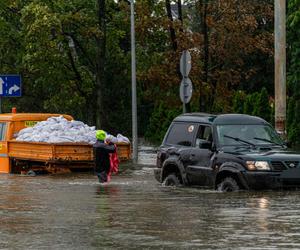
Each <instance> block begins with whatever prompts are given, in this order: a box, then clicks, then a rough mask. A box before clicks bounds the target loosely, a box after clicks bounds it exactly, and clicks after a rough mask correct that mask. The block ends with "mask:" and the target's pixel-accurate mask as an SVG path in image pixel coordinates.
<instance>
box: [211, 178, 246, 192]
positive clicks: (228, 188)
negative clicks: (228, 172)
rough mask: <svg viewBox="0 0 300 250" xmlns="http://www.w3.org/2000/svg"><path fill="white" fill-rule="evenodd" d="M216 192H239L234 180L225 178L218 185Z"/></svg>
mask: <svg viewBox="0 0 300 250" xmlns="http://www.w3.org/2000/svg"><path fill="white" fill-rule="evenodd" d="M217 190H218V191H221V192H235V191H238V190H240V187H239V185H238V184H237V182H236V180H235V179H234V178H232V177H226V178H224V179H223V180H222V181H221V182H220V184H218V187H217Z"/></svg>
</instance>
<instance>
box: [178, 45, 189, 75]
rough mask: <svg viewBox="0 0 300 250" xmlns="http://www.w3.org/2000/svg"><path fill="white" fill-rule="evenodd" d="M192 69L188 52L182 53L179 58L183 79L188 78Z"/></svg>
mask: <svg viewBox="0 0 300 250" xmlns="http://www.w3.org/2000/svg"><path fill="white" fill-rule="evenodd" d="M191 68H192V57H191V54H190V52H189V51H188V50H184V51H183V52H182V55H181V58H180V72H181V74H182V76H183V77H188V75H189V73H190V71H191Z"/></svg>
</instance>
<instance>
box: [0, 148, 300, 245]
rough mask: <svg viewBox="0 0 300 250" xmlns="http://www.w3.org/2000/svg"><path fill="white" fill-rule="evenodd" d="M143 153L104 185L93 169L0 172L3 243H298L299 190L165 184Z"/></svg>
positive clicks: (148, 151) (146, 150)
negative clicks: (58, 172)
mask: <svg viewBox="0 0 300 250" xmlns="http://www.w3.org/2000/svg"><path fill="white" fill-rule="evenodd" d="M143 157H144V158H143ZM141 161H142V162H139V163H140V164H139V165H138V166H135V167H132V166H130V165H129V164H128V165H124V166H122V171H121V173H120V174H119V175H118V176H113V178H112V181H111V182H110V183H109V184H104V185H100V184H99V183H97V178H96V177H95V176H93V175H92V174H90V173H84V174H72V175H60V176H37V177H21V176H8V175H0V249H299V248H300V192H298V191H290V192H270V191H269V192H240V193H228V194H225V193H218V192H214V191H209V190H201V189H196V188H167V187H162V186H161V185H159V184H158V183H157V182H156V181H155V180H154V177H153V169H152V166H151V164H153V163H154V154H153V150H151V148H144V154H143V155H141ZM143 162H145V163H147V165H142V164H141V163H143ZM149 164H150V165H149Z"/></svg>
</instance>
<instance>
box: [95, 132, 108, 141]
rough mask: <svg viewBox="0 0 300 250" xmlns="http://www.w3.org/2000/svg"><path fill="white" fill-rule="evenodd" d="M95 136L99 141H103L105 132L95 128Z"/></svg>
mask: <svg viewBox="0 0 300 250" xmlns="http://www.w3.org/2000/svg"><path fill="white" fill-rule="evenodd" d="M96 138H97V140H99V141H104V140H105V138H106V132H105V131H104V130H97V131H96Z"/></svg>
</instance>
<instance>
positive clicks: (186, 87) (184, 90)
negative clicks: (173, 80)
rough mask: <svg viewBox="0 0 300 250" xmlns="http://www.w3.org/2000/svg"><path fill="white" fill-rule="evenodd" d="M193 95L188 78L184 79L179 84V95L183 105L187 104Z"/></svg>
mask: <svg viewBox="0 0 300 250" xmlns="http://www.w3.org/2000/svg"><path fill="white" fill-rule="evenodd" d="M192 94H193V85H192V81H191V79H190V78H188V77H184V78H183V79H182V81H181V83H180V88H179V95H180V99H181V101H182V102H183V103H189V102H190V100H191V98H192Z"/></svg>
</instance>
